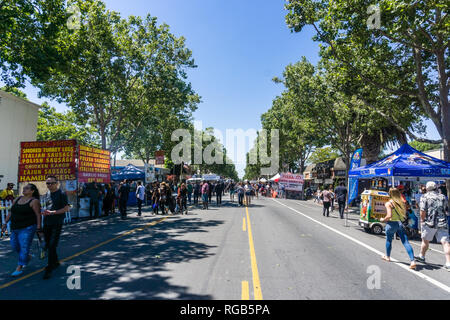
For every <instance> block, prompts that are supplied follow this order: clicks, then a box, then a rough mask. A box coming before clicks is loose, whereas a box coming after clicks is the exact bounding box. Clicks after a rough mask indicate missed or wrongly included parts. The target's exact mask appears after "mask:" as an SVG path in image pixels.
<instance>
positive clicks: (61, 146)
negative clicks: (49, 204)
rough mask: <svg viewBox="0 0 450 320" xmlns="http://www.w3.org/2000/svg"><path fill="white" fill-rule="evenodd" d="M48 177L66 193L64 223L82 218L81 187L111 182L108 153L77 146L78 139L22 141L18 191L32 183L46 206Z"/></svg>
mask: <svg viewBox="0 0 450 320" xmlns="http://www.w3.org/2000/svg"><path fill="white" fill-rule="evenodd" d="M49 175H52V176H55V177H56V178H57V179H58V181H59V183H60V189H61V190H62V191H63V192H65V193H66V194H67V198H68V200H69V204H70V206H71V210H70V212H69V213H67V214H66V219H65V222H66V223H67V222H70V221H71V220H72V218H79V217H83V214H82V212H83V210H82V203H81V202H80V201H79V200H80V199H79V193H78V190H79V189H80V185H82V184H84V183H89V182H96V183H109V182H110V152H109V151H108V150H102V149H97V148H91V147H87V146H82V145H79V144H78V142H77V140H54V141H28V142H21V144H20V158H19V170H18V181H19V192H20V193H22V189H23V187H24V186H25V185H26V184H28V183H33V184H35V185H36V186H37V188H38V190H39V193H40V194H41V203H42V204H43V205H45V199H44V198H45V197H46V196H45V195H46V193H47V192H48V190H47V187H46V185H45V180H46V179H47V176H49ZM83 204H84V203H83ZM88 208H89V207H88Z"/></svg>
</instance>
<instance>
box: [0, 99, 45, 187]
mask: <svg viewBox="0 0 450 320" xmlns="http://www.w3.org/2000/svg"><path fill="white" fill-rule="evenodd" d="M39 107H40V106H39V105H37V104H35V103H32V102H29V101H26V100H24V99H22V98H19V97H16V96H14V95H12V94H9V93H6V92H4V91H2V90H0V176H1V175H3V177H0V179H1V181H0V189H4V188H6V184H7V183H8V182H13V183H14V184H15V188H17V174H18V165H19V162H18V161H19V152H20V142H22V141H35V140H36V132H37V120H38V111H39Z"/></svg>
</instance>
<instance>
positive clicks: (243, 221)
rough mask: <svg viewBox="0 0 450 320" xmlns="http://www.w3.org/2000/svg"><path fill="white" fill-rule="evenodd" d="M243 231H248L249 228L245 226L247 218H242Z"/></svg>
mask: <svg viewBox="0 0 450 320" xmlns="http://www.w3.org/2000/svg"><path fill="white" fill-rule="evenodd" d="M242 231H247V227H246V226H245V218H242Z"/></svg>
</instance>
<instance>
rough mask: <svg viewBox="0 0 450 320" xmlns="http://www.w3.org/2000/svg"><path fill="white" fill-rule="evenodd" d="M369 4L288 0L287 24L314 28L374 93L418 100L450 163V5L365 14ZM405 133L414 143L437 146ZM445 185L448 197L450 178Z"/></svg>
mask: <svg viewBox="0 0 450 320" xmlns="http://www.w3.org/2000/svg"><path fill="white" fill-rule="evenodd" d="M371 5H372V3H371V2H370V1H365V0H360V1H351V0H338V1H328V0H319V1H317V0H289V1H288V3H287V4H286V9H287V10H288V14H287V16H286V21H287V24H288V26H289V27H290V28H291V30H292V31H295V32H300V31H301V30H302V29H303V28H304V27H305V26H306V25H311V26H312V27H313V28H314V29H315V30H316V36H315V37H314V39H315V40H317V41H319V42H321V43H323V44H325V46H324V48H325V50H328V51H331V53H332V55H333V57H334V59H336V60H338V61H341V62H343V63H345V64H346V65H347V66H348V68H349V69H350V70H351V71H352V72H353V74H354V75H355V77H356V78H357V79H359V81H363V82H365V83H367V84H370V86H371V87H372V88H373V89H374V90H382V91H384V92H385V93H387V94H390V95H394V96H403V97H408V98H412V99H414V105H417V106H418V107H419V108H421V110H422V112H423V113H424V114H426V116H427V117H428V118H430V119H431V120H432V122H433V123H434V125H435V127H436V129H437V131H438V133H439V135H440V136H441V139H442V140H441V141H439V142H442V144H443V148H444V158H445V160H446V161H450V103H449V90H450V82H449V76H450V71H449V70H450V59H449V45H450V42H449V41H448V39H449V38H450V24H449V23H448V19H449V17H448V12H449V4H448V1H444V0H418V1H414V2H404V1H395V0H381V1H378V3H377V8H378V9H377V8H376V7H375V10H374V11H375V12H374V13H372V14H367V12H368V9H369V7H370V6H371ZM372 8H373V7H372ZM377 10H379V11H378V12H379V14H377ZM374 21H375V23H374ZM386 118H387V119H389V118H390V117H389V114H388V115H387V117H386ZM404 131H405V133H406V134H408V135H409V136H410V137H411V138H412V139H416V140H419V141H421V142H437V141H430V140H429V139H423V138H418V137H417V136H415V135H414V134H413V133H412V132H410V131H408V130H404ZM447 187H448V188H447V189H448V190H449V195H450V180H447ZM449 198H450V197H449Z"/></svg>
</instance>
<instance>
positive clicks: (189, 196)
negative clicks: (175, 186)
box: [188, 192, 192, 204]
mask: <svg viewBox="0 0 450 320" xmlns="http://www.w3.org/2000/svg"><path fill="white" fill-rule="evenodd" d="M188 200H189V204H191V203H192V201H191V200H192V192H191V193H188Z"/></svg>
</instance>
